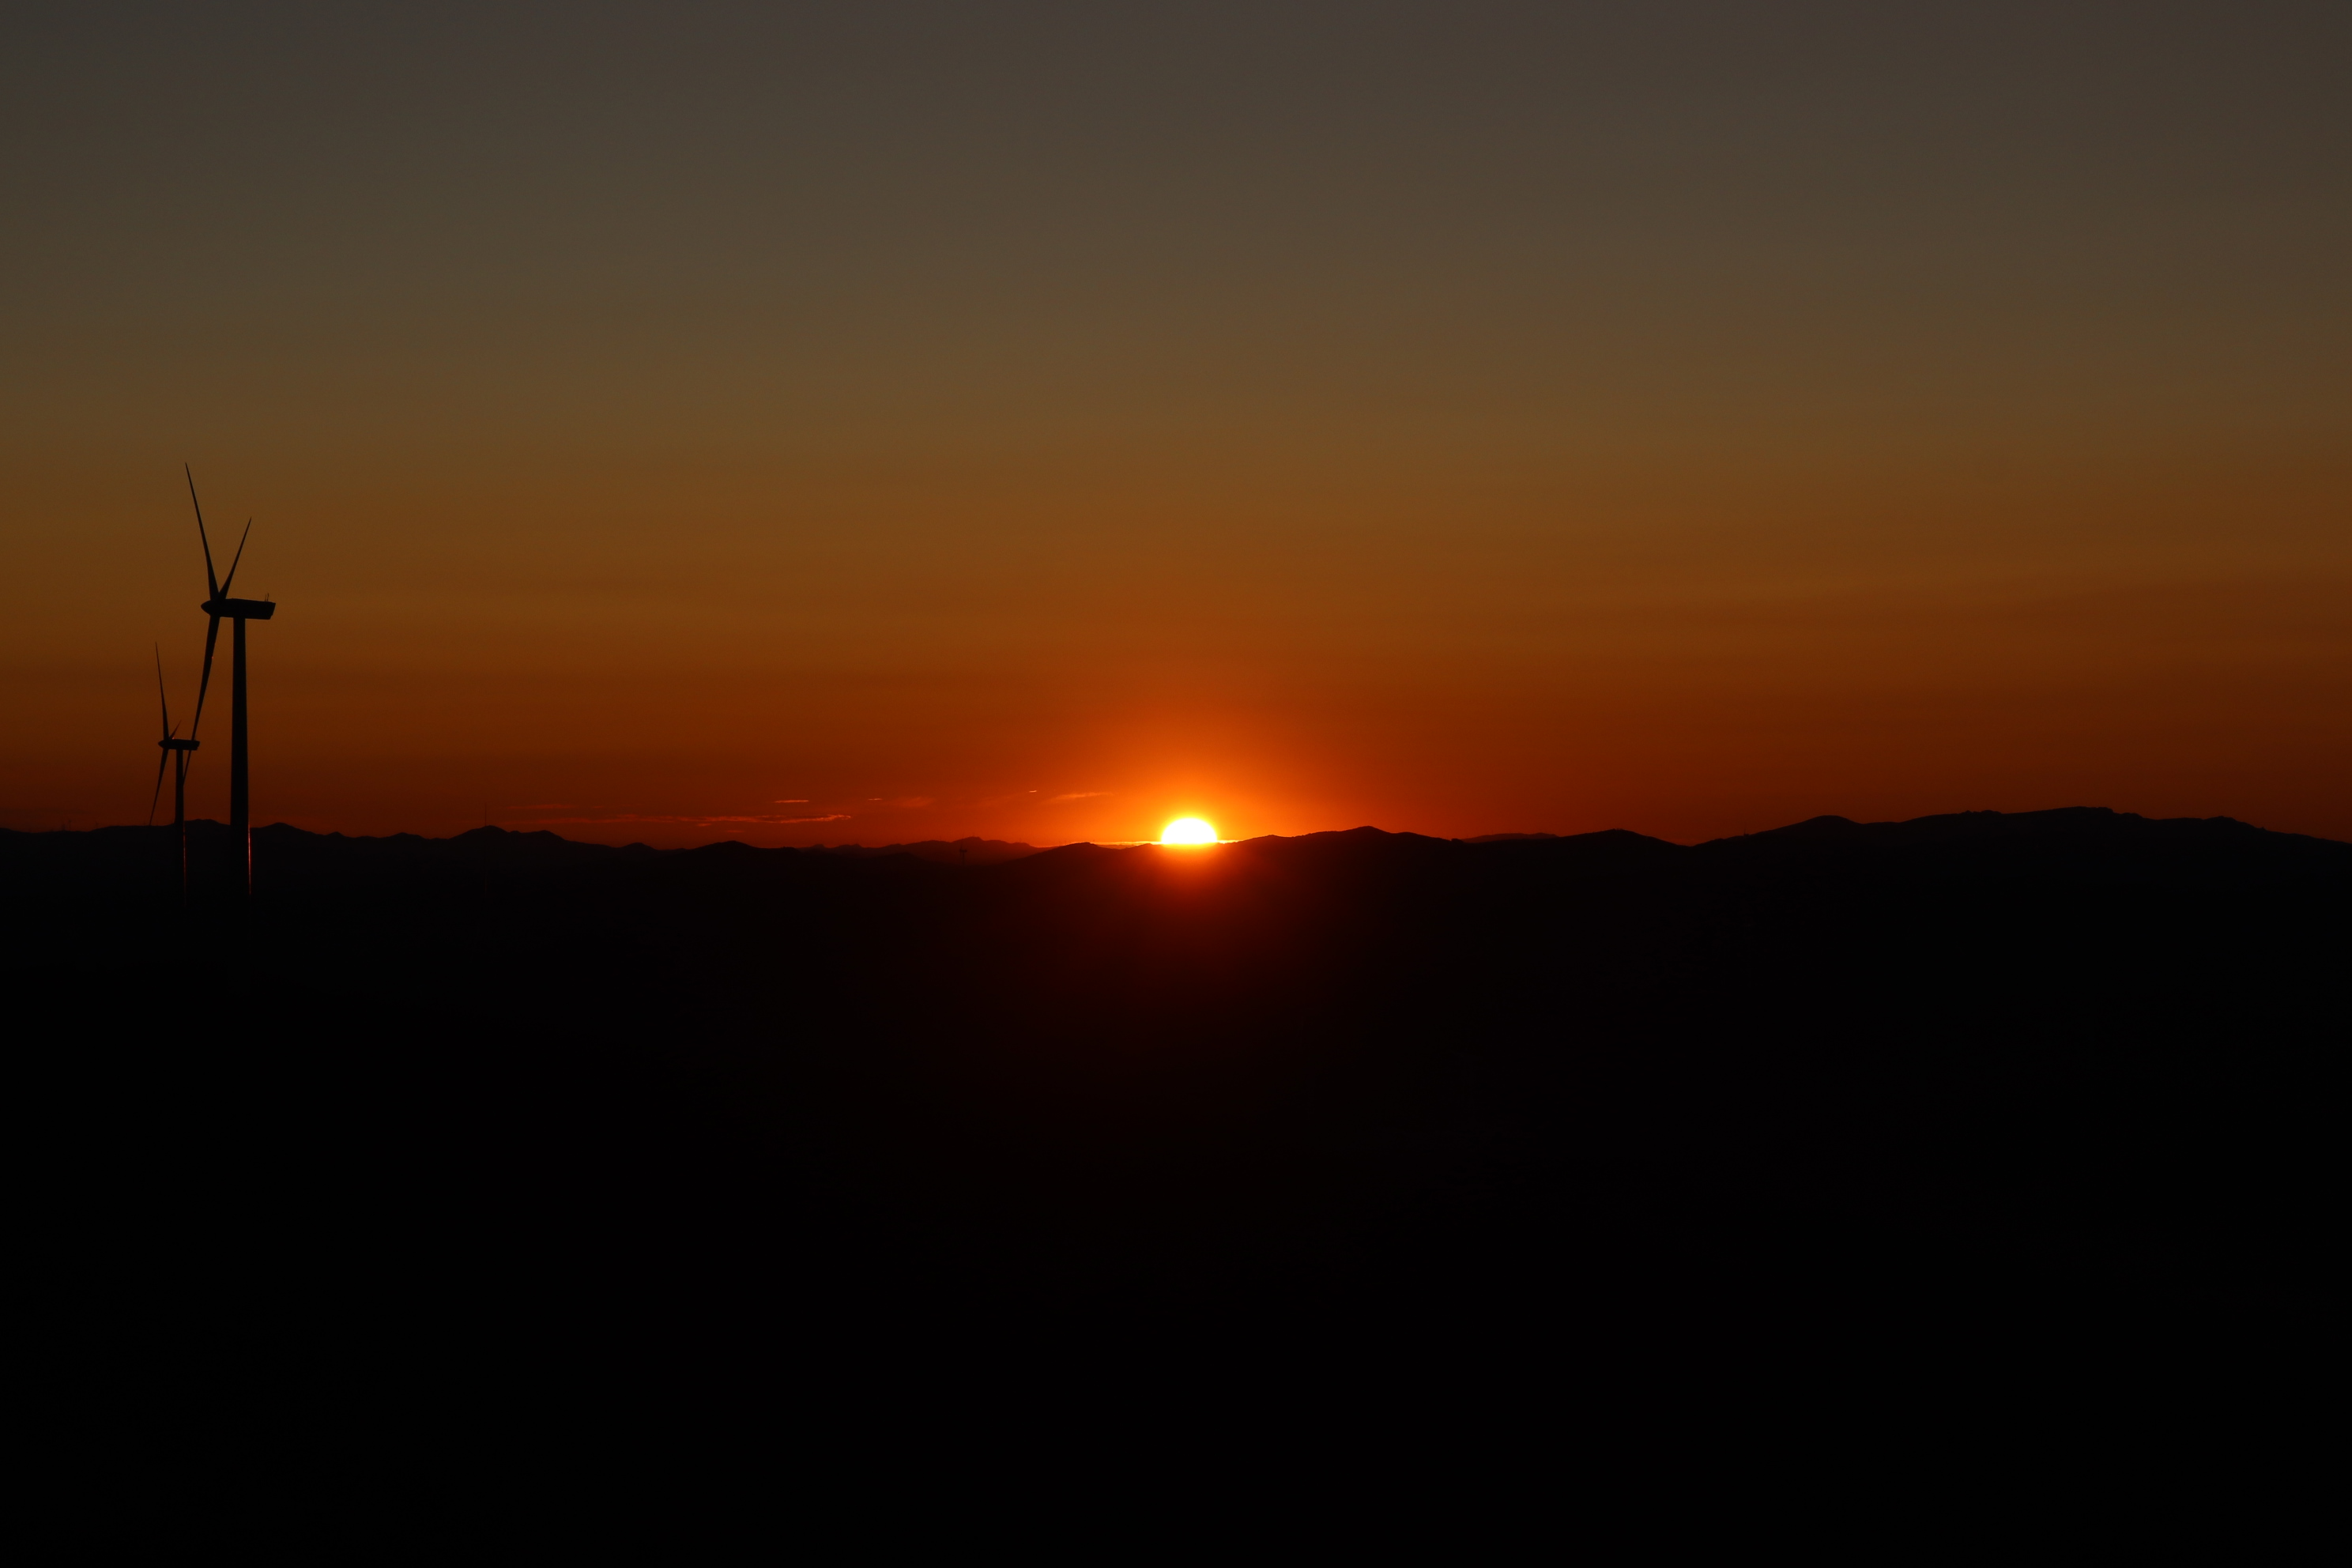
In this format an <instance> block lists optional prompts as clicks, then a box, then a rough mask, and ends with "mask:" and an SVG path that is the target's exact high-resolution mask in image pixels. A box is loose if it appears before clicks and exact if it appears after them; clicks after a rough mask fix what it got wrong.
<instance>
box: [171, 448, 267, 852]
mask: <svg viewBox="0 0 2352 1568" xmlns="http://www.w3.org/2000/svg"><path fill="white" fill-rule="evenodd" d="M180 468H181V471H182V472H183V473H185V474H187V476H188V503H189V504H190V505H191V506H193V507H194V508H195V509H196V541H197V542H198V543H200V544H202V545H203V546H204V549H205V587H206V588H207V589H208V590H209V591H210V595H211V596H210V597H208V598H207V599H205V602H204V605H202V606H201V607H202V608H203V610H204V612H205V615H207V616H211V617H212V619H211V621H210V622H209V623H208V624H207V625H206V626H205V673H204V676H203V678H202V679H199V680H198V681H197V682H196V715H195V717H194V719H191V720H190V721H188V739H189V740H190V741H194V739H195V738H196V726H197V725H199V724H201V723H203V722H204V721H205V691H206V690H208V689H210V688H211V686H212V683H213V649H214V647H215V646H216V645H217V644H218V643H219V641H220V624H221V622H222V621H224V620H227V621H230V622H233V623H234V624H235V625H236V631H235V633H234V634H233V635H232V636H231V637H230V639H229V665H228V669H229V676H228V830H229V835H230V837H231V838H232V839H233V840H234V841H235V842H236V845H237V846H238V847H239V853H240V856H241V858H242V865H243V871H242V875H243V878H244V881H245V890H246V892H247V893H248V894H250V893H251V892H252V891H253V822H252V802H251V799H250V792H249V790H248V789H247V776H246V760H245V742H246V717H245V623H246V622H247V621H266V620H268V618H269V617H270V616H274V615H276V614H277V613H278V606H277V605H274V604H271V603H270V602H269V601H268V600H267V599H232V598H230V597H229V589H230V588H231V587H232V586H234V585H235V584H236V567H237V563H238V562H240V561H243V560H244V559H245V542H246V540H247V539H249V538H251V537H252V536H253V520H252V519H251V518H247V519H246V522H245V532H244V534H243V535H241V536H240V537H239V538H238V540H237V542H236V554H235V555H234V556H232V557H230V559H229V563H228V577H227V579H226V581H223V580H221V579H218V578H215V576H214V575H213V542H212V540H211V539H210V538H208V537H207V536H206V535H205V507H204V503H203V502H202V501H200V500H196V476H195V474H194V471H193V470H191V469H190V468H188V466H187V465H186V464H185V463H183V464H181V465H180Z"/></svg>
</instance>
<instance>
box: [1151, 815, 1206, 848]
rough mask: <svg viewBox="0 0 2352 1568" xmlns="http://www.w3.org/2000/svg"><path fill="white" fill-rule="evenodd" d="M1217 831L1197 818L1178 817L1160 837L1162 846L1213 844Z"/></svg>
mask: <svg viewBox="0 0 2352 1568" xmlns="http://www.w3.org/2000/svg"><path fill="white" fill-rule="evenodd" d="M1216 841H1217V830H1216V829H1215V828H1213V827H1212V826H1209V825H1208V824H1207V823H1205V822H1203V821H1202V820H1201V819H1200V818H1199V817H1197V816H1180V817H1178V818H1177V819H1176V820H1175V821H1173V822H1171V823H1170V824H1169V825H1168V826H1167V827H1166V828H1165V829H1164V830H1162V832H1161V833H1160V843H1162V844H1214V843H1215V842H1216Z"/></svg>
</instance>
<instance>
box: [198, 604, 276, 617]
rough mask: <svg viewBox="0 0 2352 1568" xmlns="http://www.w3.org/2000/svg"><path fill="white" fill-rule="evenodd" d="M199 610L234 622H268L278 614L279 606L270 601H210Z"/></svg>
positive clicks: (200, 606)
mask: <svg viewBox="0 0 2352 1568" xmlns="http://www.w3.org/2000/svg"><path fill="white" fill-rule="evenodd" d="M197 608H199V609H201V610H203V611H204V613H205V614H206V615H208V616H226V617H227V618H228V619H230V620H232V621H266V620H268V618H269V617H270V616H274V615H276V614H277V613H278V606H277V605H274V604H271V603H270V602H269V601H268V599H210V600H207V601H205V603H204V604H202V605H198V606H197Z"/></svg>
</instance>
